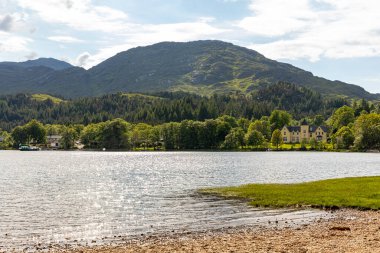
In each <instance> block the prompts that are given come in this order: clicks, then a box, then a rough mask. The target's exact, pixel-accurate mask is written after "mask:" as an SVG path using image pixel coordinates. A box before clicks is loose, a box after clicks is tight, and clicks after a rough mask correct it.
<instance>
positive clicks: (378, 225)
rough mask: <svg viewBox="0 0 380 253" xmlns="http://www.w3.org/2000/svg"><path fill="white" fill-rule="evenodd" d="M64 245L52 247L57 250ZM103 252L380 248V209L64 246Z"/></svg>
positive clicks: (360, 249)
mask: <svg viewBox="0 0 380 253" xmlns="http://www.w3.org/2000/svg"><path fill="white" fill-rule="evenodd" d="M55 251H59V252H62V251H61V250H52V252H55ZM63 252H70V253H79V252H82V253H89V252H91V253H100V252H111V253H121V252H161V253H162V252H366V253H367V252H370V253H372V252H374V253H376V252H379V253H380V211H358V210H339V211H335V212H334V216H333V218H330V219H320V220H316V221H315V222H313V223H311V224H309V225H302V226H292V227H291V226H286V225H285V226H282V227H280V226H278V227H276V226H273V227H271V228H268V227H259V228H258V227H255V226H252V227H239V228H226V229H221V230H216V231H207V232H198V233H186V234H177V235H160V236H150V237H149V236H142V237H141V238H134V239H128V240H125V243H123V244H122V245H118V246H96V247H87V248H80V249H71V250H63Z"/></svg>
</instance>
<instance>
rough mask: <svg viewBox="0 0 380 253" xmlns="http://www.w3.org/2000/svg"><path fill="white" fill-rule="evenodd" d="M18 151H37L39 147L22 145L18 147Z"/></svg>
mask: <svg viewBox="0 0 380 253" xmlns="http://www.w3.org/2000/svg"><path fill="white" fill-rule="evenodd" d="M18 149H19V150H20V151H39V150H41V149H40V148H39V147H35V146H27V145H22V146H20V147H19V148H18Z"/></svg>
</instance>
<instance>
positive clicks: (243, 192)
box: [200, 176, 380, 210]
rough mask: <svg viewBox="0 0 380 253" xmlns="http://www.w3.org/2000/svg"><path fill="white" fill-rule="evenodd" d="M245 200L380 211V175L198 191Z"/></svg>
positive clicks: (268, 204) (263, 204) (270, 204)
mask: <svg viewBox="0 0 380 253" xmlns="http://www.w3.org/2000/svg"><path fill="white" fill-rule="evenodd" d="M200 192H201V193H203V194H212V195H218V196H222V197H226V198H241V199H246V200H247V201H248V202H249V204H250V205H252V206H257V207H280V208H281V207H306V206H308V207H317V208H336V207H339V208H340V207H346V208H357V209H373V210H380V176H379V177H358V178H342V179H329V180H323V181H316V182H308V183H299V184H248V185H242V186H238V187H223V188H210V189H202V190H200Z"/></svg>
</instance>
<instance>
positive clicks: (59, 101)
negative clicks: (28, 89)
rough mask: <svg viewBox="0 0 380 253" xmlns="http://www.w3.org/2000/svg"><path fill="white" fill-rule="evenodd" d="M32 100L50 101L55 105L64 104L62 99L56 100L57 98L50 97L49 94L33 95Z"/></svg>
mask: <svg viewBox="0 0 380 253" xmlns="http://www.w3.org/2000/svg"><path fill="white" fill-rule="evenodd" d="M32 98H33V99H34V100H36V101H46V100H48V99H50V100H51V101H53V103H55V104H59V103H61V102H63V100H62V99H60V98H56V97H53V96H50V95H47V94H33V95H32Z"/></svg>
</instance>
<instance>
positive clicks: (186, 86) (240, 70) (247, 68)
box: [0, 40, 380, 100]
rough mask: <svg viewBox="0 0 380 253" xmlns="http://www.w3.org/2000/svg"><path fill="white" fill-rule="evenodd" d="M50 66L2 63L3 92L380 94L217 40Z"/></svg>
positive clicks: (156, 46) (0, 84) (159, 46)
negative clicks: (86, 64)
mask: <svg viewBox="0 0 380 253" xmlns="http://www.w3.org/2000/svg"><path fill="white" fill-rule="evenodd" d="M32 65H33V64H32ZM70 66H71V65H70ZM11 67H14V69H10V68H11ZM7 68H8V69H7ZM47 68H48V69H46V66H41V65H40V66H36V65H35V64H34V65H33V66H27V67H22V68H21V67H19V66H17V64H16V65H15V66H9V65H8V66H7V65H5V66H4V63H0V88H1V90H3V91H4V90H5V89H6V92H5V93H3V94H12V93H20V92H29V93H49V94H52V95H60V96H64V97H68V98H70V97H84V96H99V95H103V94H109V93H116V92H160V91H184V92H191V93H197V94H201V95H212V94H214V93H236V92H238V93H243V94H247V93H250V92H251V91H254V90H257V89H259V88H262V87H266V86H270V85H273V84H275V83H277V82H279V81H285V82H290V83H294V84H297V85H300V86H305V87H308V88H311V89H314V90H316V91H317V92H320V93H321V94H323V95H324V96H343V97H348V98H365V99H371V100H372V99H379V98H380V94H371V93H369V92H367V91H366V90H365V89H364V88H362V87H360V86H357V85H353V84H347V83H344V82H341V81H330V80H327V79H325V78H322V77H317V76H314V75H313V74H312V73H311V72H309V71H305V70H302V69H300V68H297V67H295V66H293V65H291V64H287V63H281V62H278V61H274V60H271V59H268V58H266V57H265V56H263V55H262V54H260V53H258V52H256V51H254V50H251V49H248V48H244V47H240V46H236V45H233V44H231V43H227V42H223V41H215V40H201V41H193V42H160V43H157V44H153V45H150V46H145V47H136V48H132V49H129V50H127V51H124V52H120V53H118V54H116V55H115V56H113V57H110V58H108V59H106V60H105V61H103V62H101V63H100V64H98V65H96V66H94V67H92V68H90V69H89V70H85V69H83V68H79V67H73V66H71V67H67V68H62V69H52V68H50V70H49V67H47ZM12 73H13V75H12Z"/></svg>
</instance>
